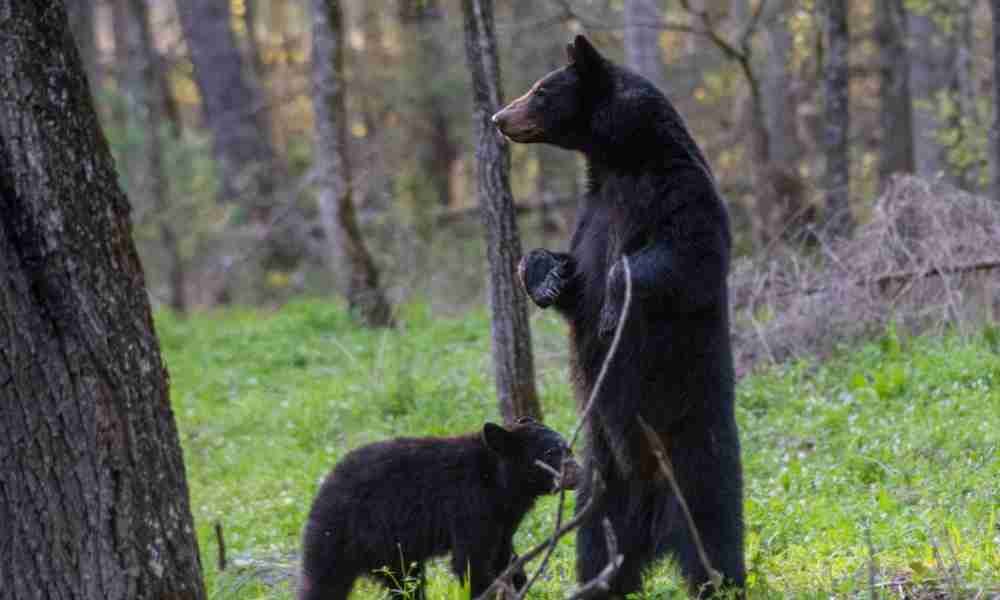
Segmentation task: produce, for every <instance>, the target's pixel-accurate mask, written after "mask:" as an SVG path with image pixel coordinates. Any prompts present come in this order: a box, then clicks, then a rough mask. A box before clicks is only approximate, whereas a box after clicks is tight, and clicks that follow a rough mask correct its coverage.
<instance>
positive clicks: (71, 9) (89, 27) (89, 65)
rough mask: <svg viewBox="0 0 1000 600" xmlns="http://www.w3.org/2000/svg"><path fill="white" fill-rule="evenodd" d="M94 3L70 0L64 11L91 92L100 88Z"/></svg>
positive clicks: (83, 0)
mask: <svg viewBox="0 0 1000 600" xmlns="http://www.w3.org/2000/svg"><path fill="white" fill-rule="evenodd" d="M94 4H95V3H94V2H93V0H71V1H70V2H69V4H67V5H66V11H67V12H68V13H69V29H70V31H71V32H72V33H73V39H74V40H76V47H77V49H78V50H79V51H80V58H81V60H83V71H84V73H86V74H87V81H89V82H90V90H91V92H93V91H94V90H99V89H100V88H101V73H100V66H99V65H100V63H99V62H98V60H97V33H96V31H95V30H94V26H95V23H94V18H95V15H94V11H95V7H94Z"/></svg>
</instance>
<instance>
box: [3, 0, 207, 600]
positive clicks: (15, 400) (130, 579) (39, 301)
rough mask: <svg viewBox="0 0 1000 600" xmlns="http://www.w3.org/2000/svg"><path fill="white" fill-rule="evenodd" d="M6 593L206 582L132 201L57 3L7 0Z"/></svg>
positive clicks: (176, 595) (193, 586)
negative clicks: (135, 238) (135, 241)
mask: <svg viewBox="0 0 1000 600" xmlns="http://www.w3.org/2000/svg"><path fill="white" fill-rule="evenodd" d="M0 81H3V82H4V83H3V85H0V406H2V407H3V409H2V410H0V439H3V440H4V442H3V460H2V462H3V468H2V469H0V540H3V543H0V581H2V582H3V588H2V590H3V592H2V596H3V597H4V598H11V599H20V598H24V599H27V598H67V599H77V598H79V599H87V600H96V599H102V600H104V599H110V600H134V599H141V600H145V599H164V600H166V599H170V600H178V599H182V600H187V599H192V600H200V599H202V598H204V597H205V592H204V589H203V585H202V577H201V565H200V562H199V557H198V545H197V540H196V538H195V532H194V527H193V523H192V518H191V511H190V507H189V504H188V490H187V483H186V480H185V473H184V464H183V460H182V455H181V449H180V444H179V440H178V435H177V429H176V425H175V423H174V417H173V413H172V412H171V408H170V399H169V393H168V386H167V373H166V370H165V368H164V366H163V362H162V360H161V358H160V351H159V345H158V342H157V339H156V334H155V332H154V329H153V321H152V316H151V314H150V306H149V300H148V298H147V295H146V290H145V281H144V276H143V272H142V266H141V265H140V263H139V259H138V256H137V255H136V252H135V247H134V245H133V243H132V237H131V223H130V221H129V205H128V201H127V200H126V198H125V195H124V194H123V193H122V192H121V190H120V188H119V187H118V183H117V176H116V173H115V169H114V162H113V159H112V158H111V155H110V152H109V150H108V146H107V143H106V142H105V140H104V137H103V135H102V134H101V131H100V127H99V125H98V121H97V115H96V114H95V112H94V109H93V106H92V104H91V100H90V94H89V92H88V89H87V83H86V78H85V77H84V73H83V64H82V62H81V59H80V57H79V55H78V53H77V52H76V49H75V48H74V46H73V44H72V41H71V37H70V35H69V32H68V28H67V17H66V12H65V10H64V8H63V5H62V2H54V3H53V2H52V0H33V1H28V0H0Z"/></svg>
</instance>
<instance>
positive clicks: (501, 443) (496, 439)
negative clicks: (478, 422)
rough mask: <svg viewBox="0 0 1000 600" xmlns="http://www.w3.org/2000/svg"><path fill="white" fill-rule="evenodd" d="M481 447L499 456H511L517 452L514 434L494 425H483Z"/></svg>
mask: <svg viewBox="0 0 1000 600" xmlns="http://www.w3.org/2000/svg"><path fill="white" fill-rule="evenodd" d="M483 445H485V446H486V447H487V448H489V449H490V450H491V451H493V452H495V453H496V454H499V455H500V456H513V455H514V454H515V453H516V452H517V439H515V437H514V434H513V433H511V432H509V431H507V430H506V429H504V428H503V427H501V426H499V425H497V424H496V423H487V424H485V425H483Z"/></svg>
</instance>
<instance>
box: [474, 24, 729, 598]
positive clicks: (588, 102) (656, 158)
mask: <svg viewBox="0 0 1000 600" xmlns="http://www.w3.org/2000/svg"><path fill="white" fill-rule="evenodd" d="M569 55H570V64H569V65H568V66H566V67H564V68H562V69H559V70H557V71H554V72H552V73H550V74H549V75H547V76H545V77H544V78H543V79H542V80H540V81H539V82H538V83H537V84H536V85H535V86H534V87H533V88H532V90H531V91H530V92H529V93H528V94H525V95H524V96H522V97H521V98H519V99H517V100H515V101H514V102H513V103H511V105H509V106H508V107H507V108H505V109H503V110H502V111H500V112H499V113H497V115H495V116H494V122H495V123H497V125H498V127H499V128H500V130H501V131H502V132H504V133H505V134H506V135H507V136H508V137H510V138H511V139H513V140H514V141H521V142H539V143H549V144H555V145H558V146H561V147H563V148H567V149H571V150H577V151H580V152H583V153H584V154H585V155H586V157H587V159H588V166H589V190H588V193H587V195H586V198H585V199H584V201H583V204H582V206H581V207H580V209H579V217H578V222H577V226H576V231H575V233H574V235H573V239H572V243H571V247H570V251H569V252H568V253H553V252H548V251H544V250H535V251H532V252H530V253H529V254H528V255H526V256H525V257H524V259H523V260H522V264H521V268H520V271H521V273H522V274H523V275H522V282H523V283H524V285H525V288H526V290H527V292H528V294H529V296H531V298H532V299H533V300H534V301H535V302H536V303H537V304H538V305H539V306H542V307H543V308H544V307H545V306H548V305H553V306H555V307H556V309H557V310H558V311H559V312H561V313H562V314H563V315H564V316H565V317H566V318H567V320H568V321H569V323H570V330H571V336H572V340H571V349H572V361H573V370H574V380H575V383H576V386H577V396H578V398H579V399H580V400H581V401H582V400H584V399H586V398H587V396H588V395H589V393H590V390H591V388H592V386H593V384H594V381H595V379H596V377H597V373H598V372H599V370H600V368H601V364H602V362H603V361H604V358H605V356H606V353H607V350H608V346H609V344H610V341H611V333H612V332H613V331H614V328H615V325H616V323H617V321H618V318H619V315H620V314H621V310H622V304H623V302H624V290H625V280H624V271H623V269H622V266H621V263H622V261H621V257H622V256H627V257H628V260H629V263H630V266H631V274H632V288H633V301H632V305H631V310H630V312H629V317H628V320H627V322H626V324H625V329H624V330H623V338H622V341H621V344H620V346H619V349H618V353H617V355H616V356H615V357H614V358H613V359H612V362H611V364H610V368H609V372H608V375H607V378H606V380H605V382H604V387H603V388H602V390H601V393H600V396H599V398H598V400H597V404H596V408H595V414H594V417H593V418H592V420H591V422H590V427H589V431H588V441H587V449H586V454H585V461H584V477H583V478H582V482H583V485H582V488H581V490H580V492H579V498H578V501H577V506H583V505H584V503H585V502H586V500H587V499H588V498H589V495H590V493H591V488H590V482H591V481H592V477H591V473H592V472H593V471H594V470H596V471H598V472H599V473H600V474H601V475H602V477H603V479H604V480H605V482H606V483H607V491H606V495H605V497H604V500H603V505H602V510H601V511H599V512H598V513H597V514H595V515H594V517H593V518H592V519H590V521H589V522H588V523H586V524H585V525H584V526H583V527H582V528H581V529H580V532H579V534H578V538H577V570H578V577H579V579H580V581H581V582H582V581H586V580H589V579H590V578H592V577H594V576H595V575H597V573H598V572H599V571H600V570H601V569H603V568H604V567H605V565H606V564H607V562H608V557H607V555H606V551H605V542H604V536H603V533H602V530H601V525H600V523H601V519H602V518H603V517H604V516H605V515H607V516H609V517H610V518H611V521H612V524H613V525H614V529H615V532H616V533H617V535H618V538H619V543H620V547H621V549H622V550H623V552H624V554H625V563H624V565H623V567H622V569H621V571H620V572H619V575H618V576H617V577H616V579H615V580H614V582H613V586H612V590H610V592H609V595H624V594H626V593H628V592H632V591H635V590H638V589H640V587H641V583H642V575H643V571H644V570H645V569H646V568H647V567H648V565H649V564H650V563H651V561H652V560H654V559H655V558H657V557H660V556H662V555H663V554H671V555H672V556H673V557H674V558H675V559H676V560H677V561H678V563H679V565H680V567H681V570H682V572H683V574H684V576H685V577H686V579H687V581H688V583H689V586H690V588H691V590H692V593H694V594H699V593H702V592H704V591H707V590H706V589H705V588H704V587H703V586H704V584H705V583H706V582H708V581H709V578H708V575H707V573H706V572H705V570H704V569H703V568H702V565H701V563H700V561H699V560H698V556H697V553H696V550H695V547H694V545H693V543H692V541H691V536H690V533H689V531H688V528H687V526H686V524H685V522H684V520H683V516H682V514H681V512H680V510H679V506H678V503H677V501H676V499H675V498H674V497H673V495H672V494H671V493H670V492H669V488H668V486H667V483H666V482H665V481H664V480H663V478H662V477H661V476H660V473H659V471H658V470H657V465H656V461H655V458H654V457H653V455H652V453H651V450H650V448H649V445H648V444H647V443H646V442H645V439H644V437H643V434H642V432H641V430H640V428H639V424H638V421H637V419H636V416H637V415H641V416H642V418H643V419H645V420H646V421H647V422H648V423H649V424H650V425H651V426H652V427H653V428H654V429H655V430H656V431H657V432H658V434H659V436H660V439H661V441H662V442H663V445H664V446H665V447H666V448H667V452H668V453H669V457H670V460H671V462H672V464H673V467H674V469H675V471H676V476H677V479H678V481H679V484H680V486H681V488H682V490H683V492H684V495H685V497H686V499H687V501H688V503H689V505H690V507H691V510H692V512H693V515H694V519H695V521H696V523H697V526H698V529H699V532H700V534H701V536H702V539H703V541H704V543H705V546H706V550H707V553H708V556H709V559H710V562H711V564H712V566H713V567H714V568H715V569H717V570H719V571H721V572H722V574H723V575H724V577H725V578H726V581H727V584H728V585H731V586H736V587H742V585H743V583H744V579H745V568H744V558H743V511H742V470H741V465H740V444H739V435H738V431H737V427H736V421H735V418H734V409H733V401H734V398H733V384H734V376H733V359H732V350H731V348H730V335H729V313H728V310H729V309H728V298H727V294H728V291H727V283H726V277H727V274H728V269H729V252H730V244H731V241H730V233H729V219H728V215H727V213H726V209H725V206H724V204H723V201H722V199H721V198H720V196H719V194H718V192H717V190H716V185H715V181H714V177H713V175H712V172H711V169H710V168H709V166H708V163H707V162H706V161H705V158H704V156H703V155H702V153H701V151H700V150H699V149H698V147H697V145H696V144H695V142H694V140H693V139H692V138H691V136H690V134H689V133H688V131H687V127H686V126H685V125H684V122H683V121H682V119H681V117H680V115H679V114H678V113H677V111H676V110H675V109H674V107H673V106H672V105H671V104H670V102H669V101H668V100H667V99H666V97H665V96H664V95H663V94H662V93H661V92H660V91H659V90H657V89H656V88H655V87H654V86H653V85H652V84H651V83H649V81H647V80H646V79H644V78H642V77H640V76H639V75H637V74H635V73H633V72H631V71H629V70H627V69H624V68H622V67H619V66H617V65H614V64H612V63H611V62H609V61H607V60H606V59H604V58H603V57H602V56H601V55H600V54H599V53H598V52H597V51H596V50H595V49H594V48H593V47H592V46H591V45H590V43H589V42H588V41H587V40H586V39H585V38H583V37H582V36H579V37H577V39H576V40H575V42H574V43H573V44H572V45H570V47H569Z"/></svg>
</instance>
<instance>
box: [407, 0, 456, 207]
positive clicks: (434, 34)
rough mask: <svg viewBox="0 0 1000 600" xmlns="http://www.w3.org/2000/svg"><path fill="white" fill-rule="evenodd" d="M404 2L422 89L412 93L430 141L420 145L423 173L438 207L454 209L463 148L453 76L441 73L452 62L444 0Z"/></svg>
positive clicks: (426, 140)
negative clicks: (454, 178) (455, 169)
mask: <svg viewBox="0 0 1000 600" xmlns="http://www.w3.org/2000/svg"><path fill="white" fill-rule="evenodd" d="M398 1H399V5H398V9H399V10H398V16H399V21H400V24H401V25H402V32H403V34H404V35H405V36H406V37H405V39H404V41H403V44H404V46H405V47H407V48H412V49H413V53H414V60H413V62H412V63H410V64H409V65H408V66H409V68H412V69H414V73H415V75H416V77H415V80H416V81H417V88H416V89H414V90H413V91H412V92H411V94H412V95H413V96H414V98H415V100H414V104H415V106H416V107H417V108H416V111H417V112H420V113H422V114H421V115H420V117H419V120H420V122H422V123H425V124H426V125H427V127H426V131H425V133H424V135H423V136H422V137H423V138H424V139H423V140H422V141H421V142H419V143H416V144H415V150H416V153H417V158H418V160H419V164H420V167H419V168H420V170H421V172H422V173H423V175H424V177H426V178H427V179H429V182H428V183H429V184H430V188H431V189H430V190H428V192H429V193H430V194H433V196H434V199H435V200H436V201H437V204H438V205H440V206H441V207H443V208H448V207H449V206H451V205H452V203H453V199H452V193H451V172H452V166H453V165H454V163H455V161H457V160H458V159H459V157H460V148H459V146H458V143H457V141H456V140H455V139H454V138H455V136H454V134H453V132H452V129H453V122H452V121H453V120H452V114H451V111H450V110H449V97H448V94H449V93H450V91H451V90H450V89H449V87H448V84H447V76H448V73H447V71H446V70H443V69H442V68H441V65H443V64H445V63H446V62H447V61H448V58H449V57H448V48H447V46H446V43H447V36H448V35H449V34H450V32H449V30H448V28H447V22H446V21H445V13H444V9H443V8H442V7H441V4H440V2H438V0H398Z"/></svg>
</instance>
